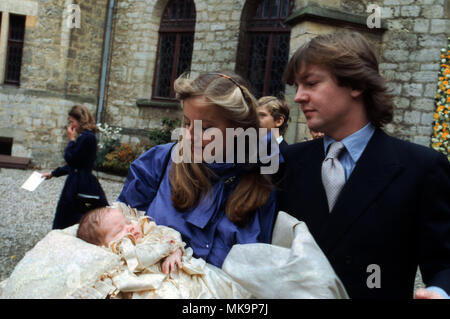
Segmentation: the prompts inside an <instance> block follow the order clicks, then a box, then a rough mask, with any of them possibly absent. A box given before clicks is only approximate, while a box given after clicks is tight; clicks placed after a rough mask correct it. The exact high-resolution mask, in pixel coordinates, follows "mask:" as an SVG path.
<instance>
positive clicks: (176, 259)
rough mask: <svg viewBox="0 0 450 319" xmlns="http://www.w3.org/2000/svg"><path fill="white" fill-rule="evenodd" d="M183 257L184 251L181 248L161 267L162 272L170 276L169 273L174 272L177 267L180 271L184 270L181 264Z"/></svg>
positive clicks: (165, 260)
mask: <svg viewBox="0 0 450 319" xmlns="http://www.w3.org/2000/svg"><path fill="white" fill-rule="evenodd" d="M182 255H183V251H182V250H181V248H178V249H177V250H175V251H174V252H173V253H171V254H170V255H169V256H167V257H166V259H164V261H163V263H162V265H161V268H162V272H163V273H165V274H168V273H169V272H172V271H174V270H175V268H176V266H177V265H178V267H179V268H180V269H182V268H183V266H182V264H181V256H182Z"/></svg>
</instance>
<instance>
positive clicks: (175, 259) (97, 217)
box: [77, 207, 183, 274]
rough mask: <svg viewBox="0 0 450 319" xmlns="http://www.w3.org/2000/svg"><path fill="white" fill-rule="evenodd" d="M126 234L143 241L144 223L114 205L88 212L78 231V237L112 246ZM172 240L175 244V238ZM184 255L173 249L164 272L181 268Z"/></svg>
mask: <svg viewBox="0 0 450 319" xmlns="http://www.w3.org/2000/svg"><path fill="white" fill-rule="evenodd" d="M125 236H130V237H131V238H132V241H133V242H134V243H138V242H141V241H142V240H143V237H144V234H143V229H142V225H141V224H139V223H138V222H136V221H132V220H131V219H129V218H127V217H125V215H124V214H123V213H122V212H121V211H120V210H118V209H116V208H113V207H100V208H96V209H93V210H91V211H89V212H87V213H86V214H85V215H84V216H83V218H82V219H81V221H80V225H79V227H78V231H77V237H78V238H80V239H83V240H84V241H86V242H88V243H90V244H94V245H97V246H105V247H111V246H112V245H113V244H114V243H116V242H117V241H118V240H120V239H121V238H123V237H125ZM171 241H172V244H173V243H174V241H175V239H171ZM182 255H183V250H182V249H181V248H176V249H175V250H174V251H172V252H171V253H170V255H169V256H167V257H166V258H165V259H164V260H163V262H162V264H161V270H162V272H163V273H165V274H167V273H169V272H171V271H173V270H175V268H176V266H178V267H179V268H180V269H181V268H182V262H181V258H182Z"/></svg>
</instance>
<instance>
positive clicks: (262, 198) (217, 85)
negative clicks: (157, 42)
mask: <svg viewBox="0 0 450 319" xmlns="http://www.w3.org/2000/svg"><path fill="white" fill-rule="evenodd" d="M244 84H245V83H244V80H243V79H242V78H241V77H239V76H238V75H236V74H233V73H230V72H226V73H204V74H201V75H200V76H198V77H197V78H196V79H194V80H192V79H189V78H188V77H187V76H186V75H182V76H180V77H179V78H178V79H177V80H176V81H175V83H174V87H175V92H176V97H177V99H179V100H180V101H181V102H183V100H185V99H188V98H190V97H195V96H203V97H204V98H205V99H206V100H207V101H208V102H210V103H211V104H213V105H215V106H217V107H219V109H220V111H221V113H222V114H223V116H224V119H225V120H227V121H228V123H230V126H232V127H233V128H238V127H240V128H243V129H244V130H245V129H247V128H249V127H254V128H256V129H258V128H259V124H258V117H257V113H256V106H257V101H256V99H255V98H254V97H253V95H252V94H251V93H250V92H249V91H248V89H247V88H246V87H245V86H244ZM249 165H251V164H249ZM213 177H214V173H213V172H212V171H211V170H210V169H209V168H208V167H207V166H206V165H205V164H203V163H184V162H181V163H179V164H177V163H173V165H172V168H171V170H170V172H169V179H170V184H171V188H172V193H171V196H172V203H173V205H174V207H175V208H176V209H177V210H178V211H182V212H183V211H186V210H189V209H191V208H193V207H194V206H195V205H196V204H198V202H199V201H200V200H201V199H202V198H203V197H204V196H205V195H206V194H208V192H209V191H210V190H211V188H212V185H211V179H212V178H213ZM271 189H272V185H271V183H270V181H269V180H268V179H267V178H265V177H264V176H263V175H261V174H260V172H259V170H249V172H248V173H246V174H244V175H243V176H242V177H241V179H240V181H239V183H238V185H237V186H236V188H235V189H234V190H233V192H232V193H231V195H230V196H229V198H228V199H227V202H226V206H225V213H226V215H227V217H228V219H230V220H231V221H232V222H233V223H235V224H236V225H240V226H242V225H245V224H246V222H247V221H248V220H249V218H250V217H251V215H252V214H253V213H254V211H255V210H256V209H257V208H259V207H261V206H262V205H264V204H265V203H266V202H267V200H268V198H269V196H270V192H271Z"/></svg>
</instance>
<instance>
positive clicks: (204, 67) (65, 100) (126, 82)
mask: <svg viewBox="0 0 450 319" xmlns="http://www.w3.org/2000/svg"><path fill="white" fill-rule="evenodd" d="M169 1H170V0H115V1H114V2H113V5H114V7H113V8H112V11H111V12H112V15H111V26H110V28H109V27H108V12H109V7H110V6H111V5H112V4H111V3H112V0H98V1H88V0H78V1H75V0H73V1H72V0H39V1H32V0H15V1H13V0H2V1H1V2H0V12H2V16H3V18H2V33H1V38H0V75H1V74H2V72H1V70H2V69H1V68H2V65H3V67H4V64H5V57H4V56H5V52H4V50H5V49H3V52H2V48H5V47H6V45H5V44H3V46H2V43H4V42H5V41H6V39H5V37H6V36H5V35H4V33H5V31H4V29H5V28H6V27H7V26H6V25H7V22H5V21H7V19H5V16H6V15H7V13H10V14H22V15H25V16H26V30H25V39H24V47H23V59H22V70H21V79H20V85H19V86H11V85H6V84H2V83H3V82H1V81H2V78H0V136H5V137H12V138H14V144H13V150H12V153H13V154H12V155H17V156H27V157H31V158H32V160H33V162H34V163H36V164H37V165H40V166H42V167H53V166H55V165H58V164H60V162H61V161H62V151H63V149H64V147H65V145H66V142H67V138H66V133H65V130H64V125H65V124H66V114H67V111H68V109H69V108H70V107H71V106H72V105H73V104H76V103H81V104H84V105H86V106H88V107H89V108H90V110H91V111H92V112H93V113H94V114H96V115H97V116H98V119H99V120H100V121H101V122H106V123H108V124H109V125H112V126H117V127H122V128H123V130H122V133H123V138H122V140H123V142H129V143H134V144H137V143H139V142H143V141H145V140H146V133H147V132H148V130H149V129H152V128H158V127H159V126H160V125H161V118H163V117H169V118H179V117H180V115H181V111H180V108H179V105H178V104H177V103H174V102H172V101H161V100H157V99H154V98H152V97H153V96H154V94H153V93H154V92H152V90H153V89H154V80H155V74H156V72H155V68H156V65H157V61H158V56H159V55H158V54H159V52H158V39H159V30H160V23H161V21H162V20H161V19H162V17H163V14H164V10H165V8H166V5H167V4H168V3H169ZM260 2H261V1H260V0H247V1H245V0H195V1H194V3H195V32H194V41H193V49H192V59H191V64H190V70H191V73H192V74H193V75H195V74H198V73H200V72H204V71H216V70H236V69H239V67H240V66H239V59H240V56H239V54H240V53H241V52H242V50H241V48H242V45H243V43H242V41H245V39H246V38H245V36H244V35H245V32H246V21H247V20H248V19H249V17H251V16H252V14H253V13H254V10H255V8H256V7H257V6H258V4H259V3H260ZM293 2H294V8H293V11H292V13H291V14H290V15H289V17H288V18H287V20H286V24H287V25H288V26H289V28H290V41H289V55H291V54H292V53H293V52H294V51H295V49H296V48H298V47H299V46H300V45H301V44H302V43H304V42H305V41H307V40H308V39H310V38H311V37H313V36H315V35H318V34H321V33H327V32H332V31H334V30H337V29H340V28H346V27H352V28H355V29H357V30H358V31H360V32H362V33H363V34H364V35H365V36H366V37H367V38H368V39H369V41H370V42H371V43H372V44H373V46H374V47H375V49H376V52H377V55H378V57H379V62H380V71H381V73H382V74H383V75H384V76H385V77H386V79H387V81H388V86H389V88H390V89H391V92H392V94H393V95H394V99H395V105H396V110H395V114H394V121H393V123H392V124H389V125H387V127H386V131H387V132H388V133H389V134H393V135H395V136H397V137H400V138H402V139H406V140H410V141H412V142H416V143H419V144H423V145H429V142H430V136H431V133H432V121H433V112H434V108H435V105H434V96H435V93H436V87H437V80H438V78H437V76H438V72H439V68H440V49H441V48H443V47H445V46H446V45H447V38H448V37H449V36H450V22H449V21H450V4H449V1H448V0H335V1H331V0H295V1H293ZM71 4H76V5H79V8H80V12H81V19H80V28H76V27H75V28H73V27H72V28H69V27H68V26H67V15H68V12H67V8H68V7H69V6H70V5H71ZM371 5H377V6H378V9H376V10H372V11H370V10H369V11H368V8H369V7H371ZM377 10H379V11H377ZM376 12H380V16H379V18H380V20H379V21H380V24H379V26H376V27H375V28H369V27H368V25H367V21H368V18H369V17H370V16H371V15H372V14H374V13H376ZM372 17H373V16H372ZM109 32H110V33H109ZM108 38H109V39H110V41H109V42H108V41H106V40H107V39H108ZM106 43H108V44H109V45H106ZM105 53H106V54H105ZM241 54H242V53H241ZM104 55H105V57H106V58H107V59H106V60H105V59H104V58H103V56H104ZM2 59H3V60H2ZM102 71H103V72H104V73H103V74H104V78H103V77H102ZM103 83H104V85H103ZM285 95H286V99H287V101H288V103H289V105H290V106H291V115H292V119H291V122H290V125H289V129H288V132H287V135H286V139H287V140H288V142H294V141H302V140H303V139H304V138H305V137H307V136H308V134H309V133H308V129H307V126H306V121H305V118H304V116H303V114H302V113H301V111H300V110H299V108H298V106H297V105H296V104H295V103H294V102H293V96H294V91H293V89H292V88H290V87H288V86H287V87H286V90H285Z"/></svg>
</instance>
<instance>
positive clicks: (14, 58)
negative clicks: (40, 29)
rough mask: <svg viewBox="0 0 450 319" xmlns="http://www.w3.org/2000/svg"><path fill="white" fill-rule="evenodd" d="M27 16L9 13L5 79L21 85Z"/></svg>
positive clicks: (7, 82)
mask: <svg viewBox="0 0 450 319" xmlns="http://www.w3.org/2000/svg"><path fill="white" fill-rule="evenodd" d="M25 20H26V16H24V15H18V14H10V15H9V30H8V44H7V49H6V66H5V80H4V83H6V84H13V85H19V84H20V71H21V68H22V55H23V43H24V38H25Z"/></svg>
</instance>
